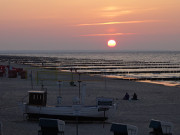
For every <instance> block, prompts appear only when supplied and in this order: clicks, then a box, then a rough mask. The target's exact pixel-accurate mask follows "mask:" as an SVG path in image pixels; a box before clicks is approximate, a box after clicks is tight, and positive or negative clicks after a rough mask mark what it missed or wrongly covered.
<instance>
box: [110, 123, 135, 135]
mask: <svg viewBox="0 0 180 135" xmlns="http://www.w3.org/2000/svg"><path fill="white" fill-rule="evenodd" d="M110 131H111V132H113V133H114V135H137V133H138V128H137V127H136V126H133V125H129V124H122V123H113V124H112V125H111V129H110Z"/></svg>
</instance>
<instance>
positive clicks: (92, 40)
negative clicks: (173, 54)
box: [0, 0, 180, 50]
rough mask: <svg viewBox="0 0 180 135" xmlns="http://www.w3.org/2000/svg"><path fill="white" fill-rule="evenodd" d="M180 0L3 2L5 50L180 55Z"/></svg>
mask: <svg viewBox="0 0 180 135" xmlns="http://www.w3.org/2000/svg"><path fill="white" fill-rule="evenodd" d="M179 13H180V0H171V1H170V0H151V1H143V0H112V1H109V0H98V1H97V0H86V1H84V0H76V1H74V0H71V1H70V0H67V1H60V0H45V1H43V2H42V0H36V1H35V0H0V49H1V50H19V49H21V50H41V49H42V50H109V49H110V50H111V48H108V47H107V41H108V40H109V39H115V40H116V42H117V46H116V47H115V48H113V49H115V50H180V45H179V44H180V40H179V37H180V19H179Z"/></svg>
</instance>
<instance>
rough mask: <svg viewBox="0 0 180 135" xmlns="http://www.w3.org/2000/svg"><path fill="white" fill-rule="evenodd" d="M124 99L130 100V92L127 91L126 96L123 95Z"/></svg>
mask: <svg viewBox="0 0 180 135" xmlns="http://www.w3.org/2000/svg"><path fill="white" fill-rule="evenodd" d="M123 100H129V94H128V93H127V92H126V94H125V96H124V97H123Z"/></svg>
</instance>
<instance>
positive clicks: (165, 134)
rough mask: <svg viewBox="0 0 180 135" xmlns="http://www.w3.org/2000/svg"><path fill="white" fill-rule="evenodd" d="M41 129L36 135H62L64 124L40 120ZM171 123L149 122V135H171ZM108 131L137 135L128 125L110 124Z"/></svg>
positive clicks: (116, 134) (135, 130)
mask: <svg viewBox="0 0 180 135" xmlns="http://www.w3.org/2000/svg"><path fill="white" fill-rule="evenodd" d="M39 126H40V127H41V129H40V130H39V132H38V135H64V128H65V122H64V121H62V120H57V119H45V118H41V119H40V121H39ZM172 127H173V125H172V123H171V122H164V121H159V120H153V119H152V120H151V121H150V124H149V128H152V131H151V132H150V133H149V135H172ZM110 131H111V132H112V133H113V134H114V135H138V128H137V127H136V126H133V125H129V124H122V123H112V125H111V129H110Z"/></svg>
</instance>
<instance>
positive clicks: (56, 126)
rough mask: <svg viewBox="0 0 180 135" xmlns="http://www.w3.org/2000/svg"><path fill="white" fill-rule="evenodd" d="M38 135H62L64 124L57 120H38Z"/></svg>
mask: <svg viewBox="0 0 180 135" xmlns="http://www.w3.org/2000/svg"><path fill="white" fill-rule="evenodd" d="M39 126H40V127H41V130H39V131H38V135H64V128H65V122H64V121H62V120H58V119H46V118H40V120H39Z"/></svg>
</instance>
